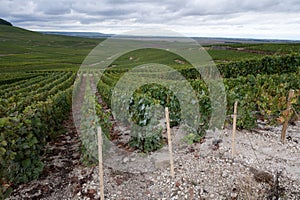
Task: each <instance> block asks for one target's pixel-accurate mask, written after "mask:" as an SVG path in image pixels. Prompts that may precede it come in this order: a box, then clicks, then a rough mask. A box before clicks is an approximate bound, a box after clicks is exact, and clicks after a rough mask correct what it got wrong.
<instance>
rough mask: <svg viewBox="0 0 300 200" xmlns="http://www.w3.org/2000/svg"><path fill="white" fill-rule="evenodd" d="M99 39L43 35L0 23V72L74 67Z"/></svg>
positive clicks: (74, 68)
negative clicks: (0, 24)
mask: <svg viewBox="0 0 300 200" xmlns="http://www.w3.org/2000/svg"><path fill="white" fill-rule="evenodd" d="M100 41H102V39H88V38H78V37H67V36H58V35H43V34H40V33H36V32H32V31H28V30H24V29H20V28H17V27H9V26H1V27H0V70H1V72H15V71H18V72H19V71H31V70H77V69H78V67H79V66H80V64H81V63H82V61H83V59H84V58H85V56H86V55H87V54H88V53H89V52H90V50H91V49H93V48H94V47H95V46H96V45H98V44H99V42H100Z"/></svg>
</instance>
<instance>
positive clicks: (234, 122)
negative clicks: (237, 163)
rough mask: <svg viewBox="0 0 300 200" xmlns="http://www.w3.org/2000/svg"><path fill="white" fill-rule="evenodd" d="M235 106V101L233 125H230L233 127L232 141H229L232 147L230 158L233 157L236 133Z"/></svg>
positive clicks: (236, 103) (235, 105)
mask: <svg viewBox="0 0 300 200" xmlns="http://www.w3.org/2000/svg"><path fill="white" fill-rule="evenodd" d="M237 105H238V102H237V101H235V103H234V109H233V125H232V126H233V127H232V141H231V146H232V150H231V156H232V157H234V155H235V131H236V116H237Z"/></svg>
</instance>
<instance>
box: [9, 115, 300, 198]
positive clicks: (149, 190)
mask: <svg viewBox="0 0 300 200" xmlns="http://www.w3.org/2000/svg"><path fill="white" fill-rule="evenodd" d="M70 120H71V117H70ZM70 124H72V121H66V123H65V126H66V128H67V133H66V134H65V135H63V136H61V137H59V138H58V139H57V141H55V142H51V143H49V144H48V147H47V148H48V149H49V151H48V154H47V155H46V156H45V160H44V161H45V164H46V167H45V170H44V172H43V174H42V176H41V177H40V178H39V179H38V180H34V181H32V182H29V183H27V184H23V185H20V186H18V187H17V188H15V189H14V191H13V193H12V194H11V196H10V197H9V198H8V199H10V200H13V199H22V200H23V199H49V200H50V199H51V200H52V199H53V200H55V199H57V200H58V199H59V200H61V199H91V200H92V199H100V192H99V177H98V168H97V166H84V165H83V164H82V163H80V141H79V140H78V135H77V133H76V129H75V128H74V127H73V126H72V125H70ZM280 132H281V127H262V128H261V129H257V130H256V131H254V132H249V131H238V132H237V134H236V154H235V155H234V157H232V155H231V130H229V129H225V130H220V131H214V132H209V133H208V134H207V136H206V138H205V139H204V140H202V142H201V143H196V144H193V145H188V144H186V143H185V142H182V140H181V139H178V138H180V135H181V134H182V133H183V131H182V130H181V129H180V128H178V127H177V128H176V127H175V128H173V129H172V135H173V142H174V143H173V156H174V165H175V177H173V178H172V177H171V176H170V168H169V157H168V149H167V147H164V148H163V149H161V150H160V151H159V152H156V153H153V154H151V155H144V154H143V155H142V158H143V159H145V160H147V161H148V162H149V163H151V162H152V163H153V164H154V166H155V168H154V169H153V168H151V170H148V171H147V170H142V171H141V172H138V171H136V173H134V172H132V170H127V171H124V170H119V169H116V168H114V167H112V165H110V166H107V165H105V166H104V182H105V199H118V200H120V199H139V200H140V199H141V200H142V199H295V200H296V199H300V187H299V185H300V144H299V143H300V123H299V122H298V123H296V124H295V125H294V126H291V125H290V126H289V128H288V132H287V141H286V143H285V144H282V143H281V142H280ZM138 156H141V155H140V154H138V153H136V154H134V153H133V154H132V155H131V154H127V155H125V156H123V157H122V158H121V161H118V162H121V163H123V164H124V165H128V166H131V165H132V166H139V165H134V164H135V163H138V159H139V157H138ZM104 162H105V160H104ZM149 169H150V168H149Z"/></svg>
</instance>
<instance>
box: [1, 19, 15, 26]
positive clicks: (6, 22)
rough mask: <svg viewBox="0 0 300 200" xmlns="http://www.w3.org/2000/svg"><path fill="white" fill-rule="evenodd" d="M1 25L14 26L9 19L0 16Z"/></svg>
mask: <svg viewBox="0 0 300 200" xmlns="http://www.w3.org/2000/svg"><path fill="white" fill-rule="evenodd" d="M0 25H7V26H12V24H11V23H10V22H8V21H5V20H4V19H1V18H0Z"/></svg>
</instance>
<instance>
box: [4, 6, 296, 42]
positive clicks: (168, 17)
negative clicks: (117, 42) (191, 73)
mask: <svg viewBox="0 0 300 200" xmlns="http://www.w3.org/2000/svg"><path fill="white" fill-rule="evenodd" d="M0 3H1V7H0V17H1V18H3V19H6V20H8V21H10V22H12V23H13V24H14V25H15V26H19V27H23V28H27V29H31V30H53V31H54V30H55V31H93V32H94V31H96V32H102V33H122V32H124V31H129V30H134V29H137V28H145V27H146V28H155V27H157V28H164V29H171V30H173V31H176V32H179V33H182V34H184V35H186V36H206V37H248V38H249V37H250V38H277V39H300V14H299V13H300V12H299V10H300V1H299V0H244V1H243V0H208V1H207V0H186V1H171V0H159V1H146V0H123V1H122V0H110V1H109V0H84V1H81V0H0Z"/></svg>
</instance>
